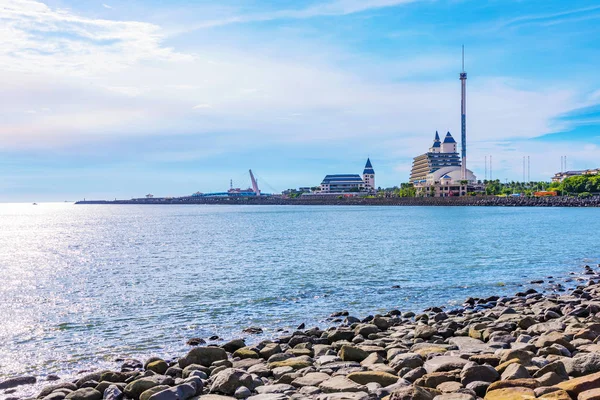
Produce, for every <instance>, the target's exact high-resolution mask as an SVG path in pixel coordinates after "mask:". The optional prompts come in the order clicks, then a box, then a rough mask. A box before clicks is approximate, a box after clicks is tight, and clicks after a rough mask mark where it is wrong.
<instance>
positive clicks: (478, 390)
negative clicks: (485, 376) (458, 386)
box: [466, 381, 490, 398]
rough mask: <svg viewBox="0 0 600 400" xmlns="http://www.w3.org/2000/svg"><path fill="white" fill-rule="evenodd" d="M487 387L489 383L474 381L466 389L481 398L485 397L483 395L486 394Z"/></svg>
mask: <svg viewBox="0 0 600 400" xmlns="http://www.w3.org/2000/svg"><path fill="white" fill-rule="evenodd" d="M489 386H490V382H484V381H474V382H471V383H469V384H468V385H467V386H466V388H467V389H469V390H472V391H473V392H475V394H476V395H477V396H479V397H482V398H483V397H485V393H486V392H487V389H488V387H489Z"/></svg>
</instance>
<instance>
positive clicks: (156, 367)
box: [118, 360, 169, 382]
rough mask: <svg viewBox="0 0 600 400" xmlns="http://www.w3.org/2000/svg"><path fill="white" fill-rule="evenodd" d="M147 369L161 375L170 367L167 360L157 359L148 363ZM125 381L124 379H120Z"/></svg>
mask: <svg viewBox="0 0 600 400" xmlns="http://www.w3.org/2000/svg"><path fill="white" fill-rule="evenodd" d="M146 369H147V370H149V371H154V372H156V373H157V374H159V375H164V374H165V372H167V370H168V369H169V364H167V363H166V361H165V360H156V361H152V362H150V363H148V365H147V366H146ZM118 382H123V381H118Z"/></svg>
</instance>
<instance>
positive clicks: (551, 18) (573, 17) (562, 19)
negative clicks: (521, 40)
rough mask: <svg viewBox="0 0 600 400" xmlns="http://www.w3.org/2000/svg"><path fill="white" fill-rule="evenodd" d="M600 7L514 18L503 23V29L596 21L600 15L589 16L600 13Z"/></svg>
mask: <svg viewBox="0 0 600 400" xmlns="http://www.w3.org/2000/svg"><path fill="white" fill-rule="evenodd" d="M599 10H600V5H598V6H590V7H583V8H576V9H571V10H566V11H561V12H556V13H546V14H532V15H524V16H521V17H517V18H513V19H511V20H508V21H504V22H502V23H501V26H502V27H511V26H520V25H530V24H540V25H555V24H560V23H566V22H574V21H577V20H580V19H581V18H585V19H595V18H600V13H598V14H591V15H590V14H589V13H590V12H591V11H599Z"/></svg>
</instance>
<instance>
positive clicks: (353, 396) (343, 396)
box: [317, 392, 369, 400]
mask: <svg viewBox="0 0 600 400" xmlns="http://www.w3.org/2000/svg"><path fill="white" fill-rule="evenodd" d="M367 399H369V395H368V394H367V393H365V392H351V393H347V392H346V393H324V394H320V395H319V396H317V400H367Z"/></svg>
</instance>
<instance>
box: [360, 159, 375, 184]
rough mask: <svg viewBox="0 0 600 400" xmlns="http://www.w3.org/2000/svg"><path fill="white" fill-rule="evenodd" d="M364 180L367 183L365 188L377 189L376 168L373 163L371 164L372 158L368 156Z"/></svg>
mask: <svg viewBox="0 0 600 400" xmlns="http://www.w3.org/2000/svg"><path fill="white" fill-rule="evenodd" d="M362 176H363V182H364V183H365V188H366V189H369V190H370V191H374V190H375V170H374V169H373V165H371V159H370V158H367V163H366V164H365V169H364V170H363V175H362Z"/></svg>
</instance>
